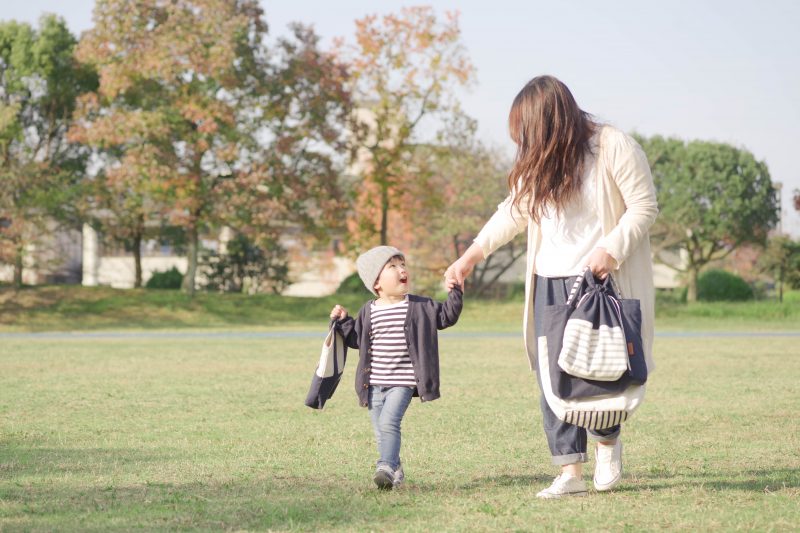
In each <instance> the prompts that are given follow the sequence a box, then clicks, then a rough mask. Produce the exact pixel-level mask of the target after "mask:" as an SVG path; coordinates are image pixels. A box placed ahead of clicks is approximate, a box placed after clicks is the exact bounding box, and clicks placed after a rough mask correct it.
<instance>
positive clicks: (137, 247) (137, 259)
mask: <svg viewBox="0 0 800 533" xmlns="http://www.w3.org/2000/svg"><path fill="white" fill-rule="evenodd" d="M133 265H134V269H135V271H136V277H135V279H134V280H133V287H134V288H135V289H141V288H142V234H141V232H139V231H137V232H136V235H134V236H133Z"/></svg>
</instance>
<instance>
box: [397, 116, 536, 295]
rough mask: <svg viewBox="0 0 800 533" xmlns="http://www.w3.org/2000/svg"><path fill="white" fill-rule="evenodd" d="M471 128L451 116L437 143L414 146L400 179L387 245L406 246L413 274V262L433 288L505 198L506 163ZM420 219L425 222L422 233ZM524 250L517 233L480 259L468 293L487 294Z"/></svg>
mask: <svg viewBox="0 0 800 533" xmlns="http://www.w3.org/2000/svg"><path fill="white" fill-rule="evenodd" d="M476 126H477V125H476V123H475V121H474V120H472V119H470V118H469V117H467V116H465V115H463V114H461V113H457V114H454V115H453V116H451V117H450V119H449V120H447V121H446V122H445V124H444V127H443V129H442V132H440V134H439V136H438V138H437V143H436V144H430V145H419V146H417V147H416V149H415V151H414V155H413V158H412V164H411V165H409V166H408V168H407V172H408V174H409V175H410V176H409V177H408V178H407V179H405V180H402V181H400V184H401V186H402V194H401V196H400V198H399V200H400V203H401V204H402V205H403V206H404V208H403V211H402V212H400V211H399V210H397V211H396V212H395V213H394V216H393V217H392V218H391V219H390V220H391V224H390V236H391V237H392V240H391V242H396V243H403V245H404V246H407V247H408V249H409V250H410V251H411V252H412V253H413V255H414V264H415V271H416V265H417V264H419V265H420V266H422V268H423V272H424V273H425V274H427V278H428V279H429V283H431V282H432V283H433V284H434V285H437V284H440V283H441V276H442V273H443V272H444V271H445V269H446V268H447V266H448V265H449V264H450V263H452V262H453V261H455V260H456V259H458V257H460V256H461V254H462V253H464V251H465V250H466V249H467V248H468V247H469V246H470V244H472V241H473V240H474V238H475V236H476V235H477V232H478V230H479V229H480V228H481V227H482V226H483V224H484V223H485V222H486V221H487V220H488V219H489V217H491V215H492V214H493V213H494V212H495V210H496V209H497V204H498V203H500V201H501V200H502V199H503V198H504V197H505V196H506V195H507V194H508V190H507V186H506V172H507V169H508V168H509V162H508V161H507V159H506V158H505V157H503V156H502V155H500V154H499V152H498V151H497V150H492V149H490V148H488V147H487V146H485V145H484V144H482V143H481V142H479V141H478V140H477V139H476V137H475V131H476ZM420 221H425V222H424V224H425V231H423V232H420V231H419V223H420ZM525 250H526V245H525V236H524V235H521V236H520V237H519V238H517V239H514V240H512V241H511V242H510V243H508V244H507V245H506V246H505V247H504V249H503V250H502V251H498V252H497V253H495V254H492V255H491V256H490V257H489V258H488V259H487V260H486V261H483V262H482V263H481V264H480V265H478V266H477V267H476V268H475V270H474V271H473V273H472V276H471V278H470V279H469V284H470V288H469V291H470V293H471V294H472V295H474V296H480V295H483V294H486V293H487V291H489V290H490V289H491V287H492V286H493V285H494V284H495V283H496V282H497V281H498V280H499V279H500V277H501V276H502V275H503V274H504V273H505V272H507V271H508V269H509V268H511V266H512V265H513V264H514V263H515V262H516V261H517V259H519V258H520V257H521V256H522V255H523V254H524V253H525ZM417 277H418V278H419V277H420V276H417Z"/></svg>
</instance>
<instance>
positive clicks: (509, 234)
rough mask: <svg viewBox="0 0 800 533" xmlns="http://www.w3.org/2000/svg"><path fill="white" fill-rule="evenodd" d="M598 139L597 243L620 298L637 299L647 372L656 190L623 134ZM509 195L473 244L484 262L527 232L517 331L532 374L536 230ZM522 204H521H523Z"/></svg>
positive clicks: (604, 133) (608, 129)
mask: <svg viewBox="0 0 800 533" xmlns="http://www.w3.org/2000/svg"><path fill="white" fill-rule="evenodd" d="M596 135H597V136H598V154H597V158H596V161H595V164H596V165H597V173H596V176H597V179H596V197H597V205H598V213H599V215H600V220H601V222H602V224H603V235H604V237H603V238H602V239H601V240H600V242H599V243H597V246H598V247H603V248H605V249H606V251H607V252H608V253H609V254H611V255H612V256H613V257H614V259H616V260H617V268H618V270H617V271H616V272H615V273H614V274H613V276H614V280H615V281H616V282H617V285H618V286H619V290H620V292H621V293H622V296H623V298H635V299H638V300H640V305H641V309H642V343H643V346H644V352H645V361H646V362H647V370H648V372H652V371H653V370H655V361H654V360H653V322H654V319H655V289H654V286H653V263H652V255H651V252H650V235H649V233H648V230H649V229H650V226H652V224H653V222H654V221H655V219H656V215H658V203H657V202H656V190H655V186H654V185H653V177H652V175H651V174H650V166H649V165H648V163H647V157H646V156H645V154H644V151H643V150H642V149H641V147H640V146H639V144H638V143H637V142H636V141H635V140H634V139H633V138H631V137H630V136H629V135H626V134H625V133H623V132H622V131H620V130H618V129H616V128H614V127H612V126H608V125H604V126H601V128H600V131H599V132H598V133H597V134H596ZM511 202H512V195H509V196H508V197H507V198H506V199H505V200H504V201H503V202H502V203H501V204H500V205H498V206H497V211H496V212H495V214H494V215H493V216H492V218H490V219H489V221H488V222H487V223H486V225H484V227H483V229H481V231H480V233H479V234H478V236H477V237H476V238H475V242H476V243H477V244H478V245H479V246H480V247H481V249H482V250H483V256H484V258H486V257H488V256H489V255H490V254H491V253H492V252H494V251H495V250H497V249H498V248H500V247H501V246H502V245H504V244H505V243H507V242H508V241H510V240H511V239H512V238H514V236H515V235H517V234H518V233H520V232H522V231H523V230H524V229H525V228H527V229H528V254H527V264H526V271H525V311H524V314H523V326H522V331H523V335H524V340H525V348H526V351H527V354H528V360H529V363H530V366H531V369H532V370H533V369H535V368H536V365H535V361H536V350H537V344H538V343H537V341H536V336H535V334H534V326H533V298H534V295H533V283H532V282H533V275H534V273H535V272H536V251H537V249H538V246H539V242H540V238H541V231H540V228H539V226H538V224H534V223H533V222H532V221H531V220H530V217H529V216H528V214H527V213H524V212H522V210H520V209H517V208H514V207H513V206H512V203H511ZM525 204H526V202H525V201H524V200H523V202H521V205H525Z"/></svg>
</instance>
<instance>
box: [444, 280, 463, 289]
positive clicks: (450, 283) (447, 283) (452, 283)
mask: <svg viewBox="0 0 800 533" xmlns="http://www.w3.org/2000/svg"><path fill="white" fill-rule="evenodd" d="M444 284H445V286H446V287H447V292H450V291H451V290H452V289H453V287H460V285H459V284H458V280H457V279H456V278H455V277H452V278H446V279H445V280H444Z"/></svg>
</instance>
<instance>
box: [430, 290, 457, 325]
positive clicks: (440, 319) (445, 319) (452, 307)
mask: <svg viewBox="0 0 800 533" xmlns="http://www.w3.org/2000/svg"><path fill="white" fill-rule="evenodd" d="M463 306H464V293H463V291H462V290H461V287H459V286H455V287H453V288H452V289H450V292H449V293H448V294H447V300H445V301H444V303H439V302H436V328H437V329H444V328H449V327H450V326H452V325H454V324H455V323H456V322H458V317H459V316H460V315H461V308H462V307H463Z"/></svg>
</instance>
